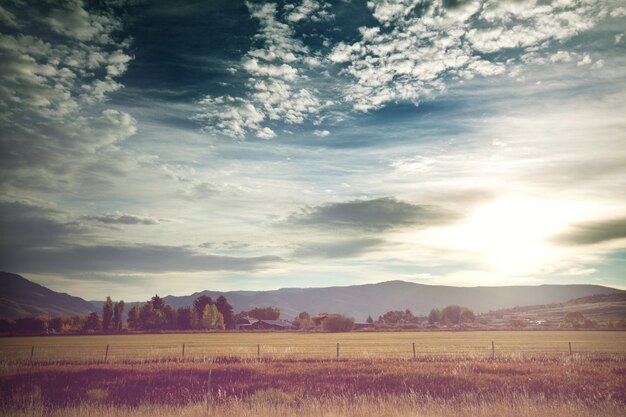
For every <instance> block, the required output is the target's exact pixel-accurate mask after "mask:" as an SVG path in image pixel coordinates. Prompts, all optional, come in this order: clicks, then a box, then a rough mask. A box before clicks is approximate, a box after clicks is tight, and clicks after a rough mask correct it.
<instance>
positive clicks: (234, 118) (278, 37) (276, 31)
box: [195, 0, 328, 139]
mask: <svg viewBox="0 0 626 417" xmlns="http://www.w3.org/2000/svg"><path fill="white" fill-rule="evenodd" d="M246 5H247V6H248V9H249V10H250V14H251V15H252V17H253V18H254V19H256V20H258V21H259V24H260V30H259V33H258V34H257V35H255V36H254V39H253V40H254V41H256V42H258V43H260V47H255V48H253V49H251V50H250V51H248V53H247V54H246V55H245V56H244V58H243V60H242V68H243V69H244V70H246V72H247V73H248V74H249V75H250V81H249V83H248V87H249V90H250V93H249V95H248V97H231V96H220V97H215V98H214V97H211V96H207V97H205V98H204V99H203V100H201V101H200V103H199V104H200V105H201V106H202V109H201V112H200V113H199V114H198V115H197V116H196V117H195V118H196V119H198V120H202V121H204V122H205V125H206V129H207V130H208V131H212V132H214V133H218V134H222V135H225V136H229V137H233V138H244V137H245V136H246V134H248V133H249V132H255V134H256V136H257V137H260V138H263V139H270V138H272V137H274V136H276V134H275V133H274V131H273V130H272V129H270V128H269V127H266V126H262V124H263V122H264V121H266V120H278V121H282V122H284V123H287V124H300V123H303V122H304V121H305V120H306V119H307V118H309V117H312V116H315V115H316V114H318V113H319V112H320V110H321V108H322V107H323V106H322V105H321V104H320V100H319V99H318V94H319V93H318V91H317V89H315V88H314V87H311V86H310V85H308V84H307V79H308V77H307V76H305V75H304V74H303V72H306V71H308V70H309V69H311V68H316V67H319V66H320V65H321V62H320V60H319V58H317V57H315V56H312V55H311V53H310V51H309V49H308V48H307V47H306V46H304V44H303V42H302V41H301V40H299V39H296V37H295V31H294V29H293V28H292V27H291V26H290V25H289V23H293V22H296V21H300V20H303V19H305V18H311V19H312V20H315V19H313V17H312V16H320V13H322V12H323V11H324V10H326V8H327V7H328V5H326V4H325V3H318V2H315V1H309V0H305V2H303V3H302V4H301V5H300V6H298V7H295V6H294V7H295V8H293V9H289V10H291V14H289V15H288V16H287V21H288V22H289V23H286V22H282V21H280V19H279V11H278V8H277V6H276V4H273V3H266V4H254V3H246ZM286 7H287V6H286ZM294 13H295V14H294ZM301 15H302V17H301ZM320 19H321V18H320Z"/></svg>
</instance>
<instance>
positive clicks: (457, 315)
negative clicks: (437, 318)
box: [441, 304, 462, 324]
mask: <svg viewBox="0 0 626 417" xmlns="http://www.w3.org/2000/svg"><path fill="white" fill-rule="evenodd" d="M461 312H462V308H461V306H459V305H456V304H453V305H449V306H447V307H445V308H444V309H443V310H441V317H442V318H447V319H448V320H449V321H450V323H452V324H459V323H460V322H461Z"/></svg>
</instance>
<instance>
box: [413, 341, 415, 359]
mask: <svg viewBox="0 0 626 417" xmlns="http://www.w3.org/2000/svg"><path fill="white" fill-rule="evenodd" d="M413 359H415V342H413Z"/></svg>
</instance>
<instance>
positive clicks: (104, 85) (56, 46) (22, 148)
mask: <svg viewBox="0 0 626 417" xmlns="http://www.w3.org/2000/svg"><path fill="white" fill-rule="evenodd" d="M7 7H8V6H7ZM3 10H4V12H0V14H2V15H4V16H5V17H6V16H9V17H10V18H11V19H12V20H13V21H14V23H15V24H14V25H13V26H14V27H15V28H16V29H17V31H16V32H15V33H14V34H0V55H2V57H3V59H2V60H1V61H0V121H1V122H2V123H1V125H2V126H1V131H2V140H1V141H0V146H1V147H2V150H3V152H2V155H3V156H2V158H1V159H2V164H1V166H2V171H4V172H3V175H6V181H5V185H8V186H14V187H17V188H23V187H26V188H28V187H31V188H32V187H34V188H41V189H44V188H50V189H54V188H57V187H62V188H67V187H71V186H72V184H73V181H74V180H76V176H77V175H79V172H80V171H81V170H82V169H83V168H84V167H85V166H91V167H92V168H94V169H96V167H98V169H102V170H106V171H107V172H108V173H112V172H119V171H120V169H123V167H129V166H130V165H132V164H129V162H130V161H129V158H128V155H126V156H122V155H120V154H119V148H118V147H117V145H118V144H119V143H120V142H122V141H123V140H125V139H126V138H128V137H130V136H132V135H134V134H135V133H136V131H137V123H136V121H135V119H134V118H132V117H131V116H130V115H129V114H127V113H125V112H122V111H118V110H113V109H106V108H105V109H104V110H102V109H100V110H99V114H98V113H96V114H94V113H93V112H91V111H89V106H90V105H93V104H99V103H102V102H104V101H105V100H106V98H107V95H108V94H109V93H111V92H113V91H116V90H118V89H120V88H121V87H122V85H121V84H120V83H119V82H118V81H116V77H119V76H120V75H122V74H123V73H124V72H125V71H126V68H127V65H128V63H129V62H130V60H131V59H132V58H131V57H130V56H129V55H128V54H127V52H126V49H127V48H128V46H129V45H128V42H127V41H124V40H122V41H121V42H120V41H119V40H117V39H114V34H115V33H116V32H117V31H118V30H119V29H120V27H121V24H120V22H119V21H118V20H116V19H115V18H113V17H111V16H109V15H106V14H100V13H97V12H94V11H88V9H86V7H85V6H84V3H83V2H81V1H68V2H59V3H54V2H53V3H50V4H45V5H42V4H41V5H40V4H37V3H36V4H28V5H23V4H21V3H19V2H16V3H14V4H13V5H12V7H11V8H10V10H6V9H3ZM4 20H6V19H4ZM35 27H36V30H34V29H33V28H35ZM51 38H53V39H54V42H49V41H48V39H51ZM112 154H115V157H111V155H112ZM105 161H106V163H107V164H108V166H106V167H105V166H104V164H105ZM80 175H81V176H84V175H85V174H80ZM102 176H103V177H104V176H105V175H104V174H103V175H102Z"/></svg>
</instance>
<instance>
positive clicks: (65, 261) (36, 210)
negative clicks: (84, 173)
mask: <svg viewBox="0 0 626 417" xmlns="http://www.w3.org/2000/svg"><path fill="white" fill-rule="evenodd" d="M84 219H89V220H95V221H100V222H103V223H107V224H153V223H150V222H149V221H147V220H146V219H141V218H138V217H135V216H118V217H115V216H100V217H98V216H88V217H84ZM76 242H84V243H83V244H82V245H76ZM279 261H281V258H279V257H276V256H256V257H233V256H219V255H209V254H204V253H201V252H197V251H195V250H193V249H191V248H188V247H182V246H167V245H150V244H133V243H119V242H116V243H115V244H111V243H99V242H98V241H97V239H96V236H95V235H94V233H92V231H91V230H89V229H88V228H87V227H85V226H84V225H82V224H81V223H79V222H77V221H75V220H72V219H71V218H70V217H69V216H68V215H67V213H64V212H63V211H61V210H58V209H55V208H52V207H43V206H41V205H37V204H35V203H32V202H21V201H11V202H1V203H0V270H4V271H15V272H17V273H46V274H65V273H91V272H93V273H96V272H116V271H127V272H132V271H134V272H168V271H252V270H256V269H259V268H262V267H263V265H266V264H270V263H274V262H279Z"/></svg>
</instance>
